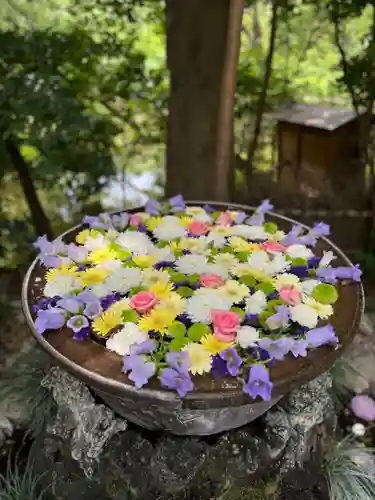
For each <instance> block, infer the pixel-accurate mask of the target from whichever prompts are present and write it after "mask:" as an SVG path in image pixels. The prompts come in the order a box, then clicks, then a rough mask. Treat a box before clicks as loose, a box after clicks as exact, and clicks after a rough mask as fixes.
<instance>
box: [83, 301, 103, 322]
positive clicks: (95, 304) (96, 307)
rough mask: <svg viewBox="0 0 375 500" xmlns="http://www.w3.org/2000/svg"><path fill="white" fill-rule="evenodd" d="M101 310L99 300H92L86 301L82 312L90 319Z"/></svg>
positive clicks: (96, 315) (95, 316)
mask: <svg viewBox="0 0 375 500" xmlns="http://www.w3.org/2000/svg"><path fill="white" fill-rule="evenodd" d="M102 312H103V308H102V306H101V305H100V301H99V300H93V301H92V302H88V303H87V304H86V307H85V309H84V311H83V313H84V314H85V315H86V316H87V317H88V318H90V319H95V318H97V317H98V316H99V315H100V314H101V313H102Z"/></svg>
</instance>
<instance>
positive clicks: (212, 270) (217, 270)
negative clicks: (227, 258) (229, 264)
mask: <svg viewBox="0 0 375 500" xmlns="http://www.w3.org/2000/svg"><path fill="white" fill-rule="evenodd" d="M204 272H205V273H206V274H218V275H219V276H221V278H223V280H226V279H228V278H229V271H228V269H227V268H226V267H225V266H223V265H221V264H218V263H217V262H215V263H213V264H208V265H207V267H206V270H205V271H204Z"/></svg>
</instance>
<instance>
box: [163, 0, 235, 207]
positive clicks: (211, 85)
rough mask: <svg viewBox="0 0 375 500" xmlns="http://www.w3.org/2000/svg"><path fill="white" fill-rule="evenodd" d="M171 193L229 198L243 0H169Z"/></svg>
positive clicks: (169, 192) (168, 143)
mask: <svg viewBox="0 0 375 500" xmlns="http://www.w3.org/2000/svg"><path fill="white" fill-rule="evenodd" d="M166 1H167V60H168V67H169V71H170V79H171V85H170V88H171V90H170V98H169V118H168V139H167V168H166V170H167V186H166V191H167V194H168V195H173V194H178V193H182V194H183V195H184V196H185V198H190V199H202V200H223V201H226V200H228V199H229V196H230V194H229V191H230V189H229V186H230V183H231V182H230V178H231V176H232V175H233V155H234V152H233V114H234V100H235V89H236V68H237V62H238V55H239V47H240V33H241V24H242V14H243V8H244V0H166Z"/></svg>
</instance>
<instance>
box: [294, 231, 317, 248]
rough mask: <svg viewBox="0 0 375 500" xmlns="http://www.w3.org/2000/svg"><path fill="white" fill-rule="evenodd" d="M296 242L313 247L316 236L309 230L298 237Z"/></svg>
mask: <svg viewBox="0 0 375 500" xmlns="http://www.w3.org/2000/svg"><path fill="white" fill-rule="evenodd" d="M298 243H299V244H300V245H307V246H308V247H314V246H315V245H316V243H317V237H316V235H315V234H314V233H312V232H309V233H307V234H305V235H303V236H301V237H300V238H298Z"/></svg>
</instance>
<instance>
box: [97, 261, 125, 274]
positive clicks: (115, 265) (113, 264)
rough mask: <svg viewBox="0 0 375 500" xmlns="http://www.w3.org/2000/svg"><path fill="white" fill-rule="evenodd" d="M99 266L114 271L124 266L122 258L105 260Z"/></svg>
mask: <svg viewBox="0 0 375 500" xmlns="http://www.w3.org/2000/svg"><path fill="white" fill-rule="evenodd" d="M97 267H102V268H103V269H109V270H110V271H114V270H115V269H119V268H120V267H122V261H121V260H120V259H111V260H105V261H104V262H102V263H101V264H99V265H98V266H97Z"/></svg>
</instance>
